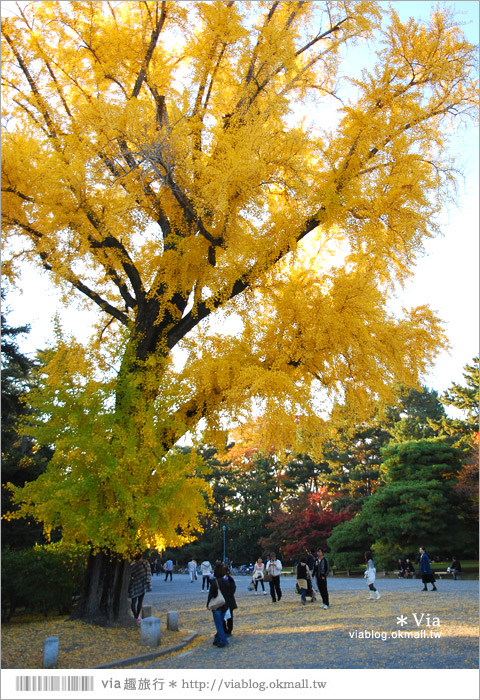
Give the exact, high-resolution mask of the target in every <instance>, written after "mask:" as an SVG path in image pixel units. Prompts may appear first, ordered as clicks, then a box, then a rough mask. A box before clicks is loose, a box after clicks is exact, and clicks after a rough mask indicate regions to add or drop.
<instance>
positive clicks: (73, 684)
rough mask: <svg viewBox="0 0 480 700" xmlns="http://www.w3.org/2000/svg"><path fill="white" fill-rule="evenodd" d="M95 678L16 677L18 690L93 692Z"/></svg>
mask: <svg viewBox="0 0 480 700" xmlns="http://www.w3.org/2000/svg"><path fill="white" fill-rule="evenodd" d="M93 678H94V676H16V677H15V689H16V690H20V691H21V690H24V691H30V690H49V691H55V690H57V691H60V690H61V691H66V690H93Z"/></svg>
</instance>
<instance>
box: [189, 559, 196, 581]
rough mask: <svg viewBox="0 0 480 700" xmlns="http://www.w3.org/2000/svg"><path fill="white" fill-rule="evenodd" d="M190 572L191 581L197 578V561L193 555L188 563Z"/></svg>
mask: <svg viewBox="0 0 480 700" xmlns="http://www.w3.org/2000/svg"><path fill="white" fill-rule="evenodd" d="M187 569H188V573H189V574H190V583H193V582H194V581H196V580H197V562H196V561H195V559H194V558H193V557H192V558H191V559H190V561H189V562H188V564H187Z"/></svg>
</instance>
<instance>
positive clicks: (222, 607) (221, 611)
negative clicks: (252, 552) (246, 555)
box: [207, 564, 231, 648]
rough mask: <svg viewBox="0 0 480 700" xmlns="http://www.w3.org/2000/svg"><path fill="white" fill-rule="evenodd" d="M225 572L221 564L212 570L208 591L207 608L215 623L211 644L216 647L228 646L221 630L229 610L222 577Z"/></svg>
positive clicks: (228, 601) (227, 592)
mask: <svg viewBox="0 0 480 700" xmlns="http://www.w3.org/2000/svg"><path fill="white" fill-rule="evenodd" d="M226 572H227V570H226V567H225V566H224V565H223V564H217V565H216V566H215V568H214V570H213V578H212V579H211V580H210V587H209V589H208V598H207V608H208V609H209V610H211V611H212V615H213V621H214V623H215V629H216V633H215V637H214V638H213V644H214V646H216V647H219V648H221V647H225V646H227V644H228V639H227V635H226V634H225V630H224V629H223V620H224V617H225V613H226V612H227V610H229V609H230V603H231V601H230V591H229V586H228V584H227V581H226V580H225V578H224V576H225V574H226Z"/></svg>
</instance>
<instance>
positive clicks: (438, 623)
mask: <svg viewBox="0 0 480 700" xmlns="http://www.w3.org/2000/svg"><path fill="white" fill-rule="evenodd" d="M235 580H236V583H237V593H236V599H237V604H238V609H237V610H236V611H235V614H234V629H233V635H232V637H231V638H230V644H229V646H228V647H226V648H224V649H217V648H215V647H213V646H212V640H213V634H214V632H215V629H214V624H213V619H212V614H211V613H210V612H209V611H208V610H207V609H206V607H205V605H206V598H207V594H206V591H202V590H201V587H202V585H201V578H200V579H199V580H198V581H196V582H194V583H190V580H189V577H188V576H186V575H183V574H177V575H174V577H173V582H170V581H168V582H165V581H164V579H163V576H154V577H153V590H152V592H151V593H148V594H147V595H146V597H145V601H144V604H146V605H152V606H153V614H154V615H159V616H160V617H161V618H162V619H164V617H165V616H166V613H167V612H168V611H170V610H176V611H178V613H179V621H180V627H183V628H188V629H191V630H196V631H198V632H199V637H198V638H197V639H196V640H195V641H194V642H192V644H191V645H190V646H189V647H187V649H186V650H185V649H184V650H182V651H180V652H178V653H175V654H172V655H169V656H166V657H161V658H159V659H156V660H154V661H152V662H147V663H142V664H139V665H137V666H132V667H131V668H145V669H147V668H149V669H167V668H168V669H175V668H178V669H181V668H183V669H199V668H202V669H208V668H215V669H218V668H226V669H242V668H245V669H260V668H265V669H268V668H277V669H289V668H291V669H296V668H303V669H308V668H325V669H413V668H430V669H436V668H443V669H450V668H451V669H475V668H478V581H477V580H475V581H473V580H472V581H468V580H459V581H453V580H446V579H443V580H439V581H438V582H437V588H438V592H436V593H435V592H431V591H430V590H429V591H428V592H427V593H424V592H422V591H421V588H422V582H421V581H419V580H416V579H414V580H406V581H404V580H402V579H383V578H379V579H377V582H376V586H377V588H378V590H379V592H380V593H381V599H380V600H372V601H371V600H368V588H367V586H366V584H365V583H364V581H363V579H359V578H329V579H328V586H329V593H330V608H329V609H328V610H324V609H323V607H322V605H321V601H320V598H319V597H318V598H317V601H316V602H314V603H307V605H305V606H302V605H301V604H300V596H298V595H297V594H296V593H295V579H294V578H293V577H291V576H285V577H282V590H283V597H282V600H281V601H280V602H279V603H276V604H273V603H272V602H271V598H270V595H262V594H261V592H260V591H259V594H258V595H254V594H253V593H251V592H248V591H247V588H248V584H249V582H250V579H249V577H247V576H238V577H236V579H235ZM266 588H267V590H268V585H266ZM422 614H423V616H422Z"/></svg>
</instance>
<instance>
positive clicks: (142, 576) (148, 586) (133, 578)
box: [128, 552, 152, 622]
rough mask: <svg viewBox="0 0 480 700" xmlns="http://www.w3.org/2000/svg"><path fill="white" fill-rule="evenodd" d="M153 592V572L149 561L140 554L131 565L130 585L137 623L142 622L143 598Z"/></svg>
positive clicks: (132, 605) (129, 593) (133, 610)
mask: <svg viewBox="0 0 480 700" xmlns="http://www.w3.org/2000/svg"><path fill="white" fill-rule="evenodd" d="M151 590H152V572H151V569H150V564H149V563H148V561H146V560H145V559H143V557H142V555H141V553H140V552H137V553H136V554H135V555H134V557H133V562H132V563H131V564H130V582H129V584H128V597H129V598H131V608H132V613H133V617H134V618H135V619H136V621H137V622H140V621H141V619H142V618H141V612H142V605H143V598H144V596H145V593H146V592H147V591H151Z"/></svg>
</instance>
